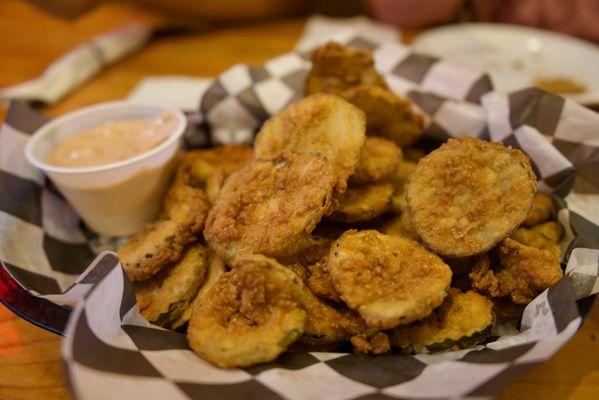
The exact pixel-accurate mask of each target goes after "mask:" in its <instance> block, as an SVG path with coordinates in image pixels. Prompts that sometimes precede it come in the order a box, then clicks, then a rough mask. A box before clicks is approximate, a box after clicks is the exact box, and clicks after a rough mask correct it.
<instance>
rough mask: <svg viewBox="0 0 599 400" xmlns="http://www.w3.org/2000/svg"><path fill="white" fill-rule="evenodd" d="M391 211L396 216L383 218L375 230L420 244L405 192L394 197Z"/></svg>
mask: <svg viewBox="0 0 599 400" xmlns="http://www.w3.org/2000/svg"><path fill="white" fill-rule="evenodd" d="M391 209H392V211H393V212H394V213H395V214H385V215H383V216H381V217H380V218H379V220H378V221H377V224H376V225H375V229H376V230H378V231H379V232H382V233H384V234H386V235H395V236H402V237H405V238H408V239H412V240H415V241H417V242H419V241H420V237H419V236H418V233H416V230H414V227H413V226H412V222H411V221H410V210H409V209H408V206H407V200H406V195H405V192H403V193H401V194H395V195H393V198H392V200H391ZM398 214H399V215H398Z"/></svg>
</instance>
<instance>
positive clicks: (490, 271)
mask: <svg viewBox="0 0 599 400" xmlns="http://www.w3.org/2000/svg"><path fill="white" fill-rule="evenodd" d="M495 253H496V254H495V256H496V257H497V258H498V262H495V261H494V260H493V259H492V258H491V257H486V256H483V257H481V258H480V259H479V261H478V262H477V263H476V264H475V265H474V266H473V268H472V272H471V273H470V278H471V279H472V287H474V288H475V289H476V290H478V291H480V292H482V293H486V294H488V295H490V296H492V297H503V296H508V295H509V296H510V297H511V299H512V301H513V302H514V303H516V304H528V303H530V302H531V301H532V299H534V298H535V297H536V296H537V295H538V294H540V293H541V292H542V291H543V290H545V289H547V288H548V287H550V286H551V285H553V284H555V283H557V281H559V280H560V279H561V277H562V276H563V272H562V269H561V267H560V264H559V261H558V259H556V258H555V256H554V255H553V254H552V253H551V252H549V251H547V250H542V249H536V248H534V247H529V246H525V245H523V244H521V243H519V242H517V241H515V240H512V239H509V238H507V239H505V240H504V241H502V242H501V243H500V245H499V246H498V247H497V249H496V252H495Z"/></svg>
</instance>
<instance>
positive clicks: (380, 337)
mask: <svg viewBox="0 0 599 400" xmlns="http://www.w3.org/2000/svg"><path fill="white" fill-rule="evenodd" d="M351 344H352V345H353V346H354V351H356V352H358V353H364V354H385V353H389V352H390V351H391V342H390V340H389V336H387V334H386V333H384V332H378V333H377V334H375V335H374V336H373V337H371V338H366V337H364V336H353V337H352V338H351Z"/></svg>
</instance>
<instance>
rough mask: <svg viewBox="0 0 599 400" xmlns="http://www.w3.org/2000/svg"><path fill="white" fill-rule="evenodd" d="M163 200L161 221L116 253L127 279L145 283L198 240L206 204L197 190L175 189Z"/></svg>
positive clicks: (178, 186)
mask: <svg viewBox="0 0 599 400" xmlns="http://www.w3.org/2000/svg"><path fill="white" fill-rule="evenodd" d="M166 199H167V200H165V207H166V208H165V210H164V212H163V215H162V217H161V219H159V220H158V221H156V222H153V223H151V224H150V225H148V227H147V228H146V229H144V230H143V231H141V232H140V233H138V234H136V235H134V236H133V237H132V238H131V239H130V240H129V241H128V242H127V243H125V244H124V245H123V246H122V247H121V248H120V249H119V250H118V256H119V259H120V260H121V263H122V265H123V268H124V269H125V273H126V274H127V277H128V278H129V279H130V280H132V281H141V280H144V279H148V278H150V277H151V276H153V275H154V274H156V273H157V272H158V271H160V270H161V269H163V268H165V267H167V266H170V265H172V264H173V263H176V262H177V261H179V260H180V259H181V257H183V250H184V249H185V247H186V246H187V245H189V244H191V243H193V242H195V241H197V240H198V234H199V233H200V232H201V231H202V228H203V227H204V221H205V220H206V215H207V213H208V200H207V199H206V195H205V194H204V192H203V191H202V190H200V189H194V188H191V187H189V186H185V185H174V186H173V187H171V189H170V190H169V192H168V194H167V197H166Z"/></svg>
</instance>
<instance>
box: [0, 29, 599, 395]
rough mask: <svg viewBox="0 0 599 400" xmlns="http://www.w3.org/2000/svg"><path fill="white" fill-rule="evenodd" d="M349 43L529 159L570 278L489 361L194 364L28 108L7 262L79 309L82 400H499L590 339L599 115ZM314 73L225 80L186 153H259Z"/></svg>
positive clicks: (498, 344)
mask: <svg viewBox="0 0 599 400" xmlns="http://www.w3.org/2000/svg"><path fill="white" fill-rule="evenodd" d="M337 40H338V41H340V42H342V43H344V44H350V45H353V46H358V47H364V48H369V49H371V50H373V51H374V54H375V58H376V62H377V68H378V69H379V70H380V71H382V72H383V73H384V75H385V78H386V79H387V81H388V83H389V85H390V86H391V87H392V89H393V90H395V91H397V92H398V93H401V94H404V95H407V96H409V97H410V98H412V99H413V100H414V102H415V103H416V104H418V106H419V107H420V108H421V109H422V110H423V112H424V113H426V115H427V116H428V120H429V123H428V126H427V129H426V135H428V136H431V137H434V138H437V139H439V138H441V139H443V138H447V137H451V136H459V135H464V134H467V135H471V136H480V137H483V138H486V139H492V140H501V141H503V142H504V143H506V144H509V145H512V146H514V147H518V148H521V149H523V150H524V151H526V152H527V153H528V154H529V156H530V157H531V159H532V161H533V164H534V169H535V172H536V173H537V175H538V177H539V181H540V183H539V185H540V188H541V189H542V190H544V191H550V192H551V193H553V194H554V197H555V199H556V201H557V202H558V204H559V205H560V210H559V212H558V219H559V220H560V222H561V223H562V224H563V225H564V226H565V228H566V235H565V238H564V239H563V241H562V243H561V246H562V250H563V254H564V257H563V261H564V264H566V272H567V276H566V277H565V278H564V279H562V280H561V281H560V282H559V283H558V284H556V285H555V286H553V287H551V288H549V289H548V290H546V291H544V292H543V293H542V294H540V295H539V296H538V297H537V298H536V299H535V300H533V302H531V303H530V304H529V305H528V306H527V307H526V309H525V311H524V315H523V317H522V321H521V328H520V332H516V333H514V334H511V335H504V336H502V337H500V338H499V339H498V340H496V341H494V342H492V343H488V344H486V345H484V346H478V347H476V348H474V349H467V350H461V351H452V352H445V353H440V354H432V355H417V356H410V355H398V354H393V355H384V356H373V357H370V356H363V355H356V354H347V353H285V354H283V355H282V356H281V357H279V358H278V359H277V360H276V361H274V362H272V363H269V364H265V365H258V366H255V367H252V368H246V369H236V370H221V369H218V368H216V367H213V366H211V365H210V364H208V363H206V362H204V361H203V360H202V359H200V358H199V357H197V356H195V354H193V353H192V352H191V350H189V348H188V346H187V342H186V339H185V337H184V336H183V335H181V334H179V333H176V332H172V331H167V330H164V329H161V328H158V327H156V326H152V325H150V324H148V323H147V322H146V321H145V320H144V319H143V318H142V317H141V316H140V315H139V313H138V311H137V307H136V305H135V296H134V292H133V289H132V286H131V284H130V283H129V281H128V280H127V279H126V278H125V276H124V274H123V271H122V268H121V266H120V264H119V262H118V259H117V258H116V256H115V255H114V253H111V252H108V251H102V250H103V249H106V248H109V249H110V248H114V241H113V240H112V239H110V238H100V237H97V236H94V235H93V234H92V233H90V232H89V231H87V230H86V229H85V228H84V227H82V225H81V224H80V222H79V219H78V217H77V215H76V214H75V213H74V212H73V211H72V209H71V208H70V206H69V205H68V204H67V203H66V202H65V200H64V199H63V198H62V196H61V195H60V194H59V193H58V192H57V191H56V189H55V188H54V187H53V186H52V185H51V183H50V182H49V181H47V180H46V179H44V177H43V176H42V175H41V174H40V173H39V171H36V170H34V169H33V168H31V167H30V166H29V165H28V164H27V163H26V162H25V160H24V157H23V148H24V144H25V142H26V140H27V138H28V135H30V134H31V133H32V132H33V131H35V129H36V128H37V127H39V126H40V125H41V124H43V123H44V122H45V120H44V118H43V117H41V116H40V115H39V114H38V113H36V112H35V111H33V110H31V109H30V108H28V107H27V106H26V105H25V104H23V103H13V104H12V105H11V108H10V110H9V113H8V116H7V120H6V122H5V124H4V125H3V126H2V130H1V131H0V182H1V187H2V189H3V190H2V191H1V192H0V260H2V264H3V267H4V268H5V269H6V271H8V273H10V275H11V276H12V277H13V279H15V280H16V281H17V282H19V284H20V285H21V286H22V287H23V288H24V289H25V290H27V291H28V292H29V293H31V294H32V295H34V296H38V297H39V298H43V299H45V300H47V301H50V302H52V303H54V304H58V305H62V306H65V307H69V308H73V311H72V312H71V316H70V319H69V323H68V325H67V328H66V331H65V334H66V338H65V340H64V343H63V356H64V360H65V366H66V370H67V376H68V379H69V382H70V386H71V388H72V391H73V393H74V395H75V397H76V398H79V399H96V398H98V399H99V398H107V397H111V396H112V397H118V398H131V399H136V398H140V399H142V398H143V399H153V398H156V399H158V398H174V399H179V398H181V399H188V398H204V399H211V398H223V397H226V398H231V399H236V398H261V399H262V398H266V399H268V398H276V399H278V398H288V399H305V398H310V397H314V398H319V399H349V398H360V399H375V398H377V399H386V398H446V397H459V396H465V397H489V396H492V395H494V394H496V393H498V392H499V391H500V390H501V389H502V388H503V387H504V386H505V385H506V384H507V383H509V382H510V381H512V380H513V379H515V378H516V377H517V376H519V375H520V374H522V373H524V372H526V371H528V370H529V369H530V368H531V367H532V366H533V365H535V364H536V363H538V362H541V361H543V360H546V359H548V358H549V357H551V356H552V355H553V354H554V353H555V352H556V351H557V350H558V349H559V348H560V347H561V346H563V344H564V343H565V342H566V341H567V340H568V339H569V338H571V337H572V335H574V333H575V332H576V331H577V329H578V328H579V327H580V325H581V323H582V319H583V318H584V316H585V314H586V313H587V312H588V303H589V301H588V300H589V296H591V295H593V294H595V293H597V292H598V291H599V283H598V281H599V278H598V276H599V227H598V226H599V220H598V219H599V218H598V216H599V212H597V208H598V207H599V197H598V196H599V181H598V178H597V176H596V174H595V173H594V172H595V171H596V170H597V168H598V167H599V151H598V148H599V117H598V116H597V115H596V114H594V113H592V112H591V111H588V110H586V109H584V108H582V107H581V106H578V105H576V104H573V103H570V102H568V101H564V100H563V99H562V98H560V97H558V96H553V95H549V94H547V93H544V92H541V91H538V90H534V89H526V90H523V91H520V92H517V93H513V94H510V95H505V94H500V93H496V92H493V91H492V86H491V83H490V80H489V78H488V76H487V75H485V74H483V73H480V72H478V71H472V70H469V69H466V68H464V67H461V66H459V65H456V64H454V63H451V62H448V61H445V60H438V59H435V58H433V57H428V56H422V55H417V54H412V53H410V52H409V51H408V50H407V49H406V48H404V47H402V46H400V45H398V44H397V43H395V42H381V43H376V42H371V41H368V40H367V39H364V38H361V37H360V36H358V35H356V34H355V33H354V34H352V33H351V32H346V33H344V35H342V36H341V37H338V38H337ZM308 60H309V57H308V52H307V51H306V52H299V53H291V54H287V55H284V56H281V57H278V58H276V59H274V60H271V61H269V62H268V63H266V64H265V65H264V66H263V67H258V68H251V67H247V66H236V67H233V68H231V69H230V70H228V71H226V72H225V73H224V74H222V75H221V76H220V77H218V78H217V80H216V81H215V82H214V84H213V85H212V86H211V87H210V88H209V89H208V91H207V93H206V94H205V95H204V97H203V99H202V103H201V112H202V114H203V116H204V118H205V121H207V123H208V124H209V128H210V129H206V130H195V131H193V132H192V133H190V136H189V137H188V140H187V143H188V144H189V143H208V144H214V143H231V142H240V141H244V142H249V141H251V139H252V137H253V134H254V133H255V131H256V129H257V128H258V127H259V126H260V124H261V122H262V121H264V120H265V119H266V118H268V117H269V116H270V115H273V114H275V113H276V112H278V111H279V110H281V109H282V108H283V107H284V105H285V104H287V103H289V102H290V101H293V100H294V99H297V98H299V97H301V96H302V87H303V81H304V78H305V75H306V72H307V69H308V68H309V61H308ZM98 252H99V255H98V256H97V257H95V255H96V254H97V253H98ZM92 260H93V262H92ZM90 262H91V264H90ZM86 266H87V267H86ZM585 305H586V307H585Z"/></svg>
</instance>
